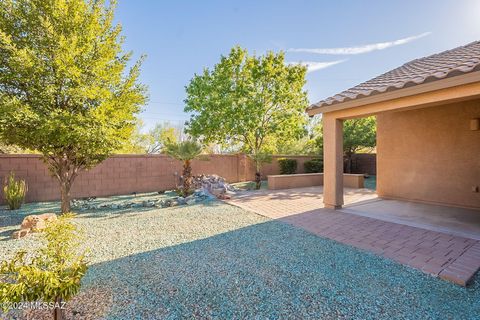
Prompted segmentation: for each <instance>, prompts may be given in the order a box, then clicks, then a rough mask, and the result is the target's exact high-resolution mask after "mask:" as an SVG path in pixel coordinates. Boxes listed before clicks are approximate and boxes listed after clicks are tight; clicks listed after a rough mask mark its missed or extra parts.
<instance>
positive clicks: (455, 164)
mask: <svg viewBox="0 0 480 320" xmlns="http://www.w3.org/2000/svg"><path fill="white" fill-rule="evenodd" d="M475 118H480V100H473V101H464V102H458V103H454V104H448V105H441V106H433V107H428V108H423V109H417V110H410V111H403V112H393V113H383V114H379V115H377V193H378V195H379V196H381V197H385V198H396V199H407V200H415V201H422V202H431V203H438V204H445V205H452V206H461V207H473V208H479V209H480V193H479V192H476V191H475V188H478V187H480V130H475V131H473V130H470V121H471V119H475Z"/></svg>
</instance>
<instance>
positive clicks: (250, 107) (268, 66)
mask: <svg viewBox="0 0 480 320" xmlns="http://www.w3.org/2000/svg"><path fill="white" fill-rule="evenodd" d="M305 74H306V68H305V67H303V66H299V65H287V64H286V63H285V59H284V54H283V53H278V54H275V53H273V52H268V53H266V54H265V55H264V56H255V55H253V56H250V55H249V54H248V52H247V51H246V50H244V49H242V48H240V47H234V48H233V49H232V50H231V51H230V54H229V55H228V56H222V57H221V58H220V62H219V63H218V64H216V65H215V66H214V67H213V69H212V70H209V69H205V70H204V71H203V73H202V74H199V75H197V74H195V75H194V77H193V79H192V80H191V81H190V83H189V84H188V86H187V87H186V93H187V98H186V100H185V103H186V107H185V111H186V112H192V113H193V115H192V116H191V118H190V121H189V122H188V124H187V128H186V131H187V133H189V134H191V135H192V136H194V137H199V138H201V139H203V141H204V142H205V143H207V144H208V143H211V142H216V143H218V144H222V145H227V144H232V145H236V144H241V146H242V150H243V151H244V152H246V153H249V154H250V155H251V156H252V159H253V160H254V162H255V167H256V180H257V186H258V187H259V186H260V176H261V175H260V170H261V165H262V162H264V161H268V159H269V157H268V156H265V155H266V154H269V153H271V148H269V145H271V144H273V142H275V143H277V144H278V143H282V142H283V141H290V140H295V139H297V138H298V137H299V136H301V135H302V134H303V133H304V125H305V123H306V114H305V108H306V107H307V106H308V102H307V96H306V92H305V91H304V90H303V86H304V84H305Z"/></svg>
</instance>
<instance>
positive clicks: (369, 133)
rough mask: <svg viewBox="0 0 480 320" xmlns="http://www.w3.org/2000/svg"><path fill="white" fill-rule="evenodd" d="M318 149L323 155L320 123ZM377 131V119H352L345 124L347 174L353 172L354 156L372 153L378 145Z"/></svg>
mask: <svg viewBox="0 0 480 320" xmlns="http://www.w3.org/2000/svg"><path fill="white" fill-rule="evenodd" d="M314 132H315V136H316V138H315V140H316V146H317V148H318V149H320V150H322V153H323V126H322V124H321V123H319V124H318V125H317V126H316V127H315V129H314ZM376 140H377V130H376V120H375V117H368V118H359V119H350V120H345V121H344V122H343V155H344V157H345V160H346V170H345V171H346V172H351V169H352V156H353V155H354V154H355V153H357V152H359V151H361V150H365V151H370V150H372V149H373V148H374V147H375V145H376Z"/></svg>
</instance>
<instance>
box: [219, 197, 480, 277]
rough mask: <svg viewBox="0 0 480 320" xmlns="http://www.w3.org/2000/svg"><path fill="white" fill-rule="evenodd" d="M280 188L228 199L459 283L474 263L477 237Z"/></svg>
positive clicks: (479, 262) (479, 253) (478, 257)
mask: <svg viewBox="0 0 480 320" xmlns="http://www.w3.org/2000/svg"><path fill="white" fill-rule="evenodd" d="M283 192H284V194H282V196H278V195H272V194H270V193H269V192H262V193H252V195H247V196H243V197H240V198H234V199H232V200H230V201H228V203H230V204H232V205H235V206H238V207H241V208H243V209H246V210H249V211H253V212H255V213H258V214H261V215H263V216H266V217H269V218H272V219H278V220H280V221H283V222H286V223H289V224H292V225H294V226H297V227H301V228H303V229H305V230H307V231H309V232H311V233H314V234H316V235H318V236H320V237H325V238H329V239H332V240H335V241H338V242H341V243H344V244H347V245H351V246H353V247H356V248H359V249H363V250H367V251H370V252H373V253H375V254H378V255H380V256H383V257H386V258H389V259H392V260H394V261H397V262H399V263H401V264H404V265H407V266H410V267H413V268H416V269H419V270H421V271H423V272H425V273H428V274H431V275H433V276H438V277H440V278H442V279H444V280H448V281H451V282H454V283H456V284H459V285H462V286H466V285H467V284H468V283H469V282H470V280H471V279H472V278H473V276H474V275H475V273H476V272H477V271H478V269H479V268H480V241H478V240H474V239H469V238H463V237H458V236H453V235H449V234H447V233H442V232H437V231H431V230H426V229H422V228H418V227H411V226H406V225H402V224H398V223H393V222H387V221H382V220H378V219H373V218H369V217H363V216H357V215H354V214H350V213H344V212H340V211H336V210H330V209H326V208H319V207H320V206H321V202H320V201H319V197H315V196H312V195H310V194H309V195H307V196H305V197H302V196H301V194H298V192H297V193H294V191H292V193H291V195H289V193H288V192H287V193H286V194H285V190H284V191H283ZM292 195H294V196H292ZM320 197H321V195H320ZM315 206H316V208H317V209H313V208H315Z"/></svg>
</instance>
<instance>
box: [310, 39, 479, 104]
mask: <svg viewBox="0 0 480 320" xmlns="http://www.w3.org/2000/svg"><path fill="white" fill-rule="evenodd" d="M473 71H480V41H475V42H472V43H470V44H467V45H465V46H462V47H458V48H455V49H451V50H447V51H444V52H441V53H437V54H434V55H431V56H428V57H424V58H420V59H415V60H412V61H410V62H407V63H405V64H404V65H403V66H401V67H398V68H396V69H393V70H391V71H388V72H386V73H384V74H382V75H380V76H378V77H375V78H373V79H371V80H368V81H366V82H363V83H361V84H359V85H357V86H355V87H353V88H350V89H348V90H345V91H343V92H341V93H339V94H336V95H334V96H332V97H330V98H327V99H325V100H322V101H319V102H317V103H315V104H313V105H311V106H310V107H309V108H308V110H311V109H316V108H319V107H324V106H330V105H333V104H337V103H341V102H346V101H349V100H355V99H360V98H364V97H368V96H372V95H375V94H381V93H383V92H390V91H393V90H398V89H402V88H407V87H411V86H415V85H418V84H422V83H427V82H431V81H435V80H440V79H444V78H448V77H454V76H457V75H462V74H465V73H468V72H473Z"/></svg>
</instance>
